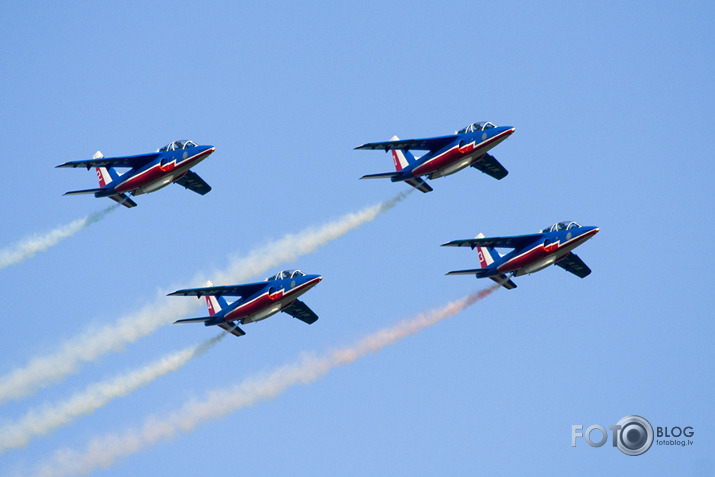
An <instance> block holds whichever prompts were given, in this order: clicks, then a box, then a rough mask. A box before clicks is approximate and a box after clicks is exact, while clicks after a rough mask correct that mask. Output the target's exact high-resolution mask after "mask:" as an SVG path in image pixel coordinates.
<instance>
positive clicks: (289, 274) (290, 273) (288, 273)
mask: <svg viewBox="0 0 715 477" xmlns="http://www.w3.org/2000/svg"><path fill="white" fill-rule="evenodd" d="M303 276H305V273H303V272H301V271H300V270H283V271H282V272H278V273H276V274H275V275H273V276H272V277H268V278H266V281H267V282H270V281H274V280H285V279H286V278H295V277H303Z"/></svg>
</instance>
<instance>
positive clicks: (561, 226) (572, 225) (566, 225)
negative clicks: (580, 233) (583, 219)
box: [541, 220, 581, 233]
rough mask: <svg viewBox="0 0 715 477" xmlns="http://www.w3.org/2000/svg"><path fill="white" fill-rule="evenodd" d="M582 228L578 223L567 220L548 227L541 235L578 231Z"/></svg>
mask: <svg viewBox="0 0 715 477" xmlns="http://www.w3.org/2000/svg"><path fill="white" fill-rule="evenodd" d="M579 227H581V226H580V225H579V224H578V223H577V222H574V221H572V220H566V221H564V222H559V223H557V224H554V225H552V226H551V227H546V228H545V229H543V230H542V231H541V233H547V232H558V231H561V230H570V229H577V228H579Z"/></svg>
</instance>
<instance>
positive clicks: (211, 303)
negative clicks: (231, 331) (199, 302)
mask: <svg viewBox="0 0 715 477" xmlns="http://www.w3.org/2000/svg"><path fill="white" fill-rule="evenodd" d="M204 286H205V287H212V286H214V284H213V283H211V280H209V281H207V282H206V283H205V284H204ZM205 298H206V306H207V307H208V309H209V316H214V315H215V314H216V313H218V312H219V311H221V309H222V308H225V307H227V306H228V303H227V302H226V299H225V298H224V297H222V296H216V295H206V297H205Z"/></svg>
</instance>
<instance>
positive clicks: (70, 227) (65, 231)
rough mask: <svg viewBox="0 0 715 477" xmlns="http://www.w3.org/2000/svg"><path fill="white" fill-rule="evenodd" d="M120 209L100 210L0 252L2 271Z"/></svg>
mask: <svg viewBox="0 0 715 477" xmlns="http://www.w3.org/2000/svg"><path fill="white" fill-rule="evenodd" d="M117 207H119V204H114V205H111V206H109V207H107V208H106V209H104V210H99V211H97V212H93V213H91V214H89V215H88V216H87V217H84V218H81V219H77V220H75V221H74V222H70V223H69V224H67V225H61V226H59V227H57V228H56V229H54V230H51V231H50V232H48V233H47V234H45V235H33V236H31V237H27V238H25V239H22V240H20V241H19V242H17V243H15V244H13V245H10V246H9V247H6V248H5V249H3V250H0V270H2V269H3V268H7V267H9V266H10V265H17V264H18V263H20V262H22V261H24V260H26V259H28V258H31V257H33V256H34V255H35V254H36V253H37V252H42V251H45V250H47V249H48V248H50V247H52V246H53V245H57V244H58V243H60V242H61V241H62V240H64V239H66V238H68V237H71V236H73V235H74V234H76V233H77V232H80V231H82V230H84V229H86V228H87V227H89V226H90V225H92V224H94V223H96V222H99V221H100V220H102V219H103V218H104V217H105V216H106V215H107V214H108V213H110V212H111V211H113V210H114V209H116V208H117Z"/></svg>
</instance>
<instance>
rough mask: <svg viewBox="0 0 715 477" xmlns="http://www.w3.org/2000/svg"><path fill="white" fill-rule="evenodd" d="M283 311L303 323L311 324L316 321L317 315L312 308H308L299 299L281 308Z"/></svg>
mask: <svg viewBox="0 0 715 477" xmlns="http://www.w3.org/2000/svg"><path fill="white" fill-rule="evenodd" d="M283 312H284V313H288V314H289V315H290V316H292V317H293V318H298V319H299V320H300V321H302V322H304V323H308V324H309V325H312V324H313V323H315V322H316V321H318V315H316V314H315V313H314V312H313V310H311V309H310V308H308V305H306V304H305V303H303V302H302V301H300V300H295V301H294V302H293V304H292V305H290V306H289V307H288V308H285V309H284V310H283Z"/></svg>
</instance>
